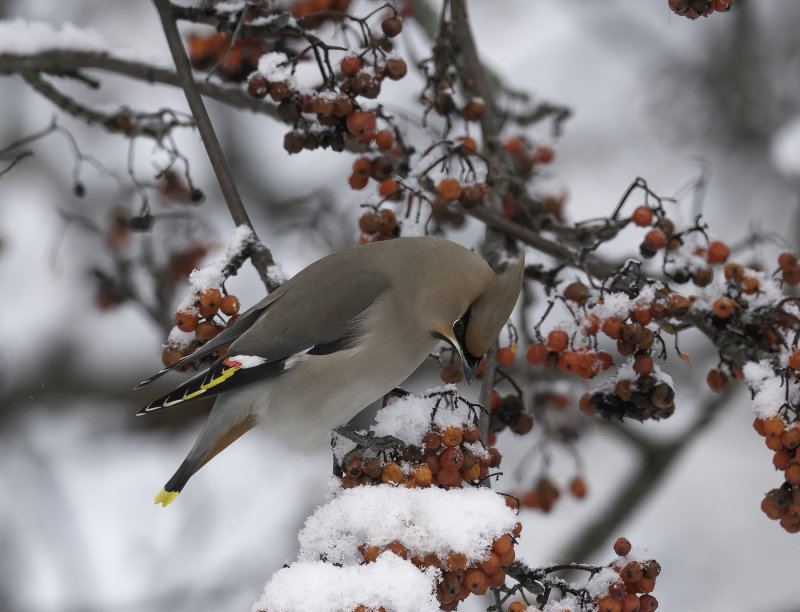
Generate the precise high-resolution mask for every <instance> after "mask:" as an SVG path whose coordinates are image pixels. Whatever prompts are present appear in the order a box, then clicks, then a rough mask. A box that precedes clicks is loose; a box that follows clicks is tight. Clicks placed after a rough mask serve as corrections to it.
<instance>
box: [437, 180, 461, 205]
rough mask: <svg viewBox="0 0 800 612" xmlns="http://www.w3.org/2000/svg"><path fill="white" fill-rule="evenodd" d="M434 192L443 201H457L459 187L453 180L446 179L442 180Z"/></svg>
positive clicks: (459, 192) (459, 191) (459, 193)
mask: <svg viewBox="0 0 800 612" xmlns="http://www.w3.org/2000/svg"><path fill="white" fill-rule="evenodd" d="M436 191H437V192H438V193H439V197H441V198H442V199H443V200H457V199H458V197H459V196H460V195H461V185H459V184H458V181H457V180H456V179H454V178H446V179H442V181H441V182H440V183H439V185H438V186H437V187H436Z"/></svg>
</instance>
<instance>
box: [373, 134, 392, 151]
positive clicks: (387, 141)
mask: <svg viewBox="0 0 800 612" xmlns="http://www.w3.org/2000/svg"><path fill="white" fill-rule="evenodd" d="M375 144H376V145H378V148H380V149H384V150H386V149H391V148H392V145H393V144H394V136H392V133H391V132H390V131H389V130H379V131H377V132H375Z"/></svg>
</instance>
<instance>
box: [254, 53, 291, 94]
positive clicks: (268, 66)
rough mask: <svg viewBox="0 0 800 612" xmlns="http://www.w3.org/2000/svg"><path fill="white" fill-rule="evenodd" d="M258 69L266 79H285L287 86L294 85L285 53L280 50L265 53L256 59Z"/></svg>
mask: <svg viewBox="0 0 800 612" xmlns="http://www.w3.org/2000/svg"><path fill="white" fill-rule="evenodd" d="M258 71H259V72H260V73H261V74H263V75H264V76H265V77H266V79H267V80H268V81H286V82H287V83H288V84H289V86H291V87H293V86H294V75H293V74H292V68H291V64H290V63H289V58H288V57H286V54H285V53H281V52H280V51H271V52H269V53H265V54H264V55H262V56H261V57H260V58H259V60H258Z"/></svg>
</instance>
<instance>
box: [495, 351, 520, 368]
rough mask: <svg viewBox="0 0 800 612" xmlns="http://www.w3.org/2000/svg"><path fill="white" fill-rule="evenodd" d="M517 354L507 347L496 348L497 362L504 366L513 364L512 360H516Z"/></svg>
mask: <svg viewBox="0 0 800 612" xmlns="http://www.w3.org/2000/svg"><path fill="white" fill-rule="evenodd" d="M516 359H517V356H516V355H515V354H514V351H513V350H512V349H511V348H510V347H508V346H504V347H502V348H499V349H497V362H498V363H499V364H500V365H502V366H505V367H509V366H512V365H514V361H516Z"/></svg>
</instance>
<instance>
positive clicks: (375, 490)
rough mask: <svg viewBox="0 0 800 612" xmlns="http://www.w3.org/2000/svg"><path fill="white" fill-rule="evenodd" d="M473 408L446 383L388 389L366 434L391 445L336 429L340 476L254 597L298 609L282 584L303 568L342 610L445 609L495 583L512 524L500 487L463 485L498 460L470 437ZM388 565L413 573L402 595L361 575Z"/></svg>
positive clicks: (303, 575) (507, 559)
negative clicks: (290, 554)
mask: <svg viewBox="0 0 800 612" xmlns="http://www.w3.org/2000/svg"><path fill="white" fill-rule="evenodd" d="M476 410H477V406H476V405H474V404H470V403H469V402H466V400H461V399H460V398H458V397H457V396H456V395H455V392H454V389H453V388H445V389H440V390H435V391H431V392H429V393H427V394H425V395H424V396H413V395H409V396H406V397H402V398H396V399H393V400H391V401H390V402H389V403H388V405H387V406H386V407H385V408H383V409H382V410H380V411H379V412H378V414H377V417H376V424H375V425H374V426H373V428H372V432H371V434H372V435H371V436H369V440H371V441H373V442H377V441H379V440H382V439H385V437H386V436H392V437H393V438H392V444H393V446H387V447H382V448H381V449H379V450H375V449H373V448H370V447H369V442H367V443H366V446H361V445H355V444H354V443H352V442H350V441H348V440H346V439H344V438H343V436H339V437H338V438H337V440H336V445H335V448H334V453H335V457H336V459H337V461H338V462H339V463H340V465H341V466H342V472H341V474H342V475H341V480H337V481H336V485H335V488H334V491H333V493H332V496H331V499H330V500H329V501H328V502H327V503H326V504H324V505H323V506H321V507H320V508H318V509H317V510H316V512H315V513H314V514H313V515H312V516H311V517H309V518H308V520H307V521H306V524H305V526H304V527H303V529H302V530H301V532H300V552H299V555H298V562H297V563H294V564H292V565H291V566H290V567H288V568H286V569H284V570H281V571H280V572H278V573H277V574H275V576H274V577H273V578H272V579H271V580H270V582H269V583H268V584H267V587H266V589H265V592H264V595H263V596H262V598H261V600H260V601H259V602H258V603H257V604H256V607H255V609H256V610H264V611H269V612H273V611H274V612H278V611H284V610H286V611H289V610H301V609H308V606H309V602H308V600H307V599H300V600H298V601H297V603H294V602H293V601H290V600H291V599H292V598H293V597H296V593H295V592H294V591H293V589H291V588H286V587H287V586H289V585H291V584H292V583H293V581H302V580H306V581H310V583H312V584H315V585H316V584H320V585H323V588H322V589H315V593H314V597H330V598H332V600H333V601H334V602H339V601H341V604H339V603H334V604H333V605H332V604H330V603H327V600H324V599H323V600H321V601H326V604H325V605H324V606H323V607H324V609H326V610H346V611H347V612H351V611H353V610H361V609H362V608H359V606H364V608H363V609H365V610H366V609H369V610H379V609H380V608H381V607H383V608H384V609H385V610H405V609H418V610H439V609H441V610H454V609H456V607H457V606H458V604H459V603H460V602H461V601H462V600H464V599H466V598H467V597H468V596H469V595H471V594H477V595H482V594H484V593H486V592H487V590H488V589H489V588H492V587H499V586H500V585H502V584H503V583H504V582H505V578H506V575H505V572H504V570H503V567H505V566H508V565H509V564H511V563H512V562H513V561H514V560H515V552H514V542H515V539H516V536H518V535H519V533H520V530H521V528H522V526H521V524H520V523H519V522H518V520H517V515H516V511H515V508H514V507H513V506H514V504H513V503H512V504H509V503H507V501H506V498H505V496H502V495H499V494H497V493H495V492H493V491H492V490H491V489H488V488H485V487H480V486H466V487H462V486H461V485H462V483H465V484H466V483H471V484H477V483H478V482H479V481H480V479H481V478H485V477H486V476H488V470H489V468H490V467H495V466H496V465H497V464H499V461H500V457H499V453H496V451H493V447H492V449H491V450H486V449H484V448H483V446H482V445H481V444H480V442H479V441H478V435H477V432H478V430H477V428H476V427H475V420H476V418H477V413H476ZM321 561H324V563H322V562H321ZM398 567H402V573H403V574H402V575H409V576H412V577H413V578H411V581H410V582H409V583H408V588H409V589H411V588H413V589H414V590H415V594H412V595H411V597H410V598H409V599H407V600H404V601H398V600H396V599H395V595H394V593H395V590H394V589H392V588H388V589H383V590H382V589H381V588H375V585H370V586H365V585H364V583H363V580H364V579H365V577H368V576H376V578H375V580H376V583H375V584H377V585H380V584H383V582H382V581H384V580H385V581H390V580H391V579H392V578H391V576H392V574H393V573H394V574H395V577H394V578H393V579H394V580H397V577H396V576H397V575H399V574H397V573H396V571H397V568H398ZM356 568H357V569H356ZM316 572H319V574H320V576H319V578H317V577H315V574H316ZM369 579H370V580H371V579H372V578H369ZM337 582H338V585H337ZM324 585H330V587H329V588H330V593H328V594H326V593H327V591H326V588H328V587H325V586H324ZM414 585H416V586H414ZM409 602H411V603H409ZM409 605H414V606H418V607H417V608H408V606H409Z"/></svg>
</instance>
